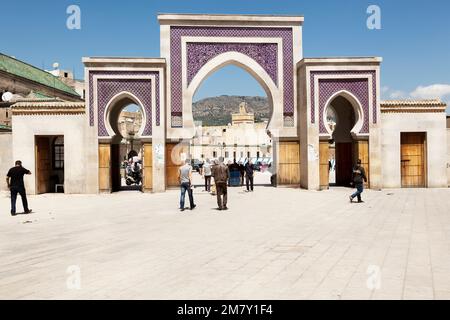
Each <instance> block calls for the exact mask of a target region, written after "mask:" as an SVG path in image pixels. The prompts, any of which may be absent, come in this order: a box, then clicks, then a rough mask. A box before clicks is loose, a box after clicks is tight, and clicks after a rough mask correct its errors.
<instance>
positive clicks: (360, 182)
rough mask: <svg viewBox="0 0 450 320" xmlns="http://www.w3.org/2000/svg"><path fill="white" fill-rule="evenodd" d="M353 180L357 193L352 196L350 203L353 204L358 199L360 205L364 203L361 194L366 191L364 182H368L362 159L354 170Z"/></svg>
mask: <svg viewBox="0 0 450 320" xmlns="http://www.w3.org/2000/svg"><path fill="white" fill-rule="evenodd" d="M352 180H353V184H354V185H355V188H356V192H355V193H353V194H352V195H351V196H350V202H353V199H354V198H358V203H361V202H364V201H362V199H361V193H363V191H364V182H367V177H366V171H365V170H364V168H363V167H362V166H361V160H360V159H358V161H357V165H356V166H355V167H354V168H353V173H352Z"/></svg>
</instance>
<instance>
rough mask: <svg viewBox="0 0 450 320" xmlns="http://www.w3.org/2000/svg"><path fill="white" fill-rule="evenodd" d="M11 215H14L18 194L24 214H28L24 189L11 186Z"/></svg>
mask: <svg viewBox="0 0 450 320" xmlns="http://www.w3.org/2000/svg"><path fill="white" fill-rule="evenodd" d="M10 190H11V213H12V214H15V213H16V201H17V194H20V197H21V198H22V205H23V210H24V211H25V212H28V201H27V194H26V192H25V187H13V186H11V189H10Z"/></svg>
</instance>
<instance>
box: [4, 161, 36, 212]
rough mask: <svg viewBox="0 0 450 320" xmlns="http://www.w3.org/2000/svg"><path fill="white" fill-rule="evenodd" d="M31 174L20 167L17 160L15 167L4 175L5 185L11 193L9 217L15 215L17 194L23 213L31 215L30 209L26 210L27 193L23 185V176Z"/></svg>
mask: <svg viewBox="0 0 450 320" xmlns="http://www.w3.org/2000/svg"><path fill="white" fill-rule="evenodd" d="M26 174H31V172H30V170H27V169H25V168H24V167H22V161H20V160H17V161H16V163H15V166H14V167H13V168H11V169H9V171H8V174H7V175H6V184H7V185H8V188H9V189H10V191H11V215H12V216H15V215H16V200H17V194H20V197H21V198H22V205H23V210H24V212H25V213H31V209H29V208H28V201H27V193H26V190H25V184H24V183H23V176H24V175H26Z"/></svg>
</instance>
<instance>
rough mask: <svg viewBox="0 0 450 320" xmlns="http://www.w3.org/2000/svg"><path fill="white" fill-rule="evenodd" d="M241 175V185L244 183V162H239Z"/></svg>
mask: <svg viewBox="0 0 450 320" xmlns="http://www.w3.org/2000/svg"><path fill="white" fill-rule="evenodd" d="M239 175H240V178H241V186H243V185H244V176H245V167H244V164H243V163H239Z"/></svg>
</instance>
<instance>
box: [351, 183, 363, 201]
mask: <svg viewBox="0 0 450 320" xmlns="http://www.w3.org/2000/svg"><path fill="white" fill-rule="evenodd" d="M355 187H356V192H355V193H354V194H352V199H353V198H355V197H358V202H361V193H363V191H364V184H362V183H357V184H356V185H355Z"/></svg>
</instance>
